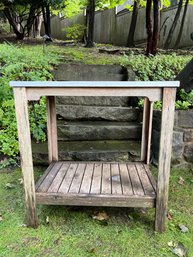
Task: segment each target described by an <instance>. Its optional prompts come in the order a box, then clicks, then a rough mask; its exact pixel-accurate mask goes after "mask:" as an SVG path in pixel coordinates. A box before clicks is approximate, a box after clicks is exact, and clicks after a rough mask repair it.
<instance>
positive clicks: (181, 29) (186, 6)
mask: <svg viewBox="0 0 193 257" xmlns="http://www.w3.org/2000/svg"><path fill="white" fill-rule="evenodd" d="M188 4H189V0H186V2H185V6H184V13H183V17H182V21H181V25H180V31H179V33H178V37H177V39H176V42H175V48H177V47H178V46H179V43H180V40H181V37H182V32H183V29H184V22H185V19H186V13H187V10H188Z"/></svg>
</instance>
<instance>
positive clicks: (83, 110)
mask: <svg viewBox="0 0 193 257" xmlns="http://www.w3.org/2000/svg"><path fill="white" fill-rule="evenodd" d="M56 111H57V114H58V115H59V116H61V117H63V118H64V119H65V120H108V121H136V120H138V118H139V114H140V110H139V108H130V107H104V106H75V105H61V104H60V105H57V106H56Z"/></svg>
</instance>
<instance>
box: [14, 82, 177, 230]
mask: <svg viewBox="0 0 193 257" xmlns="http://www.w3.org/2000/svg"><path fill="white" fill-rule="evenodd" d="M10 85H11V87H13V91H14V98H15V109H16V117H17V126H18V137H19V146H20V155H21V168H22V173H23V178H24V189H25V202H26V212H27V224H28V225H29V226H31V227H37V226H38V218H37V214H36V204H50V205H87V206H117V207H118V206H119V207H155V208H156V218H155V230H157V231H160V232H162V231H164V230H165V219H166V211H167V201H168V187H169V174H170V159H171V146H172V134H173V123H174V106H175V96H176V88H177V87H178V86H179V82H177V81H162V82H158V81H156V82H154V81H147V82H139V81H135V82H126V81H121V82H117V81H116V82H108V81H105V82H101V81H100V82H98V81H97V82H96V81H85V82H84V81H81V82H78V81H64V82H56V81H53V82H40V81H36V82H29V81H28V82H20V81H17V82H16V81H12V82H10ZM41 96H46V97H47V131H48V152H49V163H50V165H49V167H48V168H47V170H46V171H45V173H44V174H43V175H42V177H41V178H40V180H39V181H38V182H37V183H36V185H35V182H34V173H33V160H32V150H31V137H30V128H29V117H28V101H35V100H39V99H40V97H41ZM55 96H138V97H144V98H145V101H144V111H143V126H142V142H141V162H135V163H129V162H113V163H110V162H69V161H58V144H57V143H58V142H57V124H56V110H55ZM160 100H161V101H163V107H162V120H161V136H160V152H159V163H158V165H159V166H158V178H157V183H156V182H155V181H154V178H153V176H152V175H151V172H150V169H149V165H148V164H149V160H150V148H151V133H152V115H153V102H154V101H160Z"/></svg>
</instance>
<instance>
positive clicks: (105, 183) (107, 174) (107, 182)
mask: <svg viewBox="0 0 193 257" xmlns="http://www.w3.org/2000/svg"><path fill="white" fill-rule="evenodd" d="M101 183H102V184H101V194H111V167H110V163H103V170H102V182H101Z"/></svg>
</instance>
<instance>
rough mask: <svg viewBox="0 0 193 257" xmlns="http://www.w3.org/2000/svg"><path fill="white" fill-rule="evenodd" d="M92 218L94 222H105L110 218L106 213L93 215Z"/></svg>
mask: <svg viewBox="0 0 193 257" xmlns="http://www.w3.org/2000/svg"><path fill="white" fill-rule="evenodd" d="M92 218H93V219H94V220H99V221H104V220H108V218H109V216H108V215H107V213H106V212H104V211H103V212H99V213H98V214H97V215H96V216H95V215H93V216H92Z"/></svg>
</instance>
